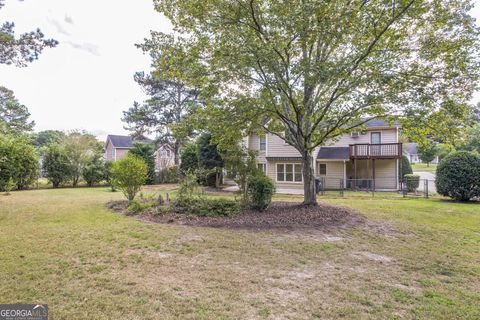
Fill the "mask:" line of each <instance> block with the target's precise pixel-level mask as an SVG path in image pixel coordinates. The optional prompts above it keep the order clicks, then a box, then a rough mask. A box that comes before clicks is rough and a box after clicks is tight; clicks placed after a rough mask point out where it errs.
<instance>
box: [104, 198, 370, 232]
mask: <svg viewBox="0 0 480 320" xmlns="http://www.w3.org/2000/svg"><path fill="white" fill-rule="evenodd" d="M108 207H109V208H110V209H111V210H113V211H115V212H120V213H123V214H127V215H129V214H130V213H128V211H127V209H126V207H127V203H126V201H113V202H110V203H109V204H108ZM136 216H137V217H138V218H139V219H141V220H145V221H150V222H156V223H172V224H179V225H188V226H199V227H213V228H226V229H248V230H259V231H261V230H298V229H306V230H308V229H322V230H325V229H328V228H331V227H337V228H352V227H357V226H359V225H365V224H366V220H365V218H364V217H363V216H362V215H361V214H359V213H358V212H356V211H354V210H351V209H348V208H344V207H340V206H332V205H327V204H319V205H318V206H304V205H302V204H299V203H292V202H280V201H276V202H273V203H272V204H271V205H270V207H269V208H268V209H267V210H265V211H263V212H258V211H253V210H245V211H243V212H242V213H240V214H238V215H236V216H233V217H200V216H196V215H189V214H180V213H162V214H157V213H153V212H144V213H142V214H139V215H136Z"/></svg>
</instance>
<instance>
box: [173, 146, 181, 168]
mask: <svg viewBox="0 0 480 320" xmlns="http://www.w3.org/2000/svg"><path fill="white" fill-rule="evenodd" d="M174 149H175V150H173V153H174V155H173V163H174V164H175V166H176V167H178V166H179V165H180V140H178V139H177V140H176V141H175V146H174Z"/></svg>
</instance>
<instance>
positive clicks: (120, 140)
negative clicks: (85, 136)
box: [107, 134, 152, 149]
mask: <svg viewBox="0 0 480 320" xmlns="http://www.w3.org/2000/svg"><path fill="white" fill-rule="evenodd" d="M108 140H110V142H111V143H112V145H113V147H114V148H124V149H131V148H133V144H134V143H135V142H141V143H150V142H152V141H151V140H150V139H143V140H133V139H132V137H130V136H117V135H113V134H109V135H108V136H107V141H108Z"/></svg>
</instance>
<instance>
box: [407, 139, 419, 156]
mask: <svg viewBox="0 0 480 320" xmlns="http://www.w3.org/2000/svg"><path fill="white" fill-rule="evenodd" d="M404 146H405V148H404V150H405V151H406V152H408V153H409V154H418V152H417V147H418V143H414V142H410V143H405V144H404Z"/></svg>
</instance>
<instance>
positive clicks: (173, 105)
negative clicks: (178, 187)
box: [123, 32, 200, 165]
mask: <svg viewBox="0 0 480 320" xmlns="http://www.w3.org/2000/svg"><path fill="white" fill-rule="evenodd" d="M152 36H153V40H146V42H145V43H144V44H143V45H139V47H140V48H142V49H143V50H144V51H145V52H148V53H149V54H150V55H151V57H152V61H153V63H152V67H153V71H152V72H151V73H150V74H149V75H145V73H144V72H138V73H136V74H135V77H134V79H135V81H136V82H137V83H138V84H139V85H140V86H141V87H142V89H143V90H144V91H145V93H147V94H148V95H149V96H150V98H149V99H148V100H146V101H145V102H144V103H143V104H140V103H138V102H135V103H134V104H133V106H132V107H131V108H130V109H129V110H128V111H126V112H124V117H123V121H124V122H125V123H126V124H127V126H126V129H127V130H130V131H133V133H134V135H144V134H148V133H155V134H156V135H157V139H158V142H159V143H160V144H163V145H168V146H169V147H170V149H171V150H173V153H174V156H175V164H176V165H178V164H179V159H180V147H181V146H182V144H183V143H184V142H185V140H186V139H187V138H188V137H189V136H191V135H192V128H191V127H190V126H185V125H184V124H185V122H182V120H183V119H184V118H185V117H187V116H189V115H191V114H192V113H193V112H195V110H197V108H198V106H199V105H200V101H199V90H198V89H197V88H195V87H194V86H190V85H187V83H186V82H185V81H183V80H182V78H179V76H178V74H179V72H178V71H177V70H186V69H187V68H189V67H190V65H189V63H190V62H191V61H190V60H188V59H186V57H185V55H184V54H183V49H182V48H181V47H180V46H176V44H175V42H174V39H173V37H172V36H168V35H162V34H159V33H155V32H153V33H152Z"/></svg>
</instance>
